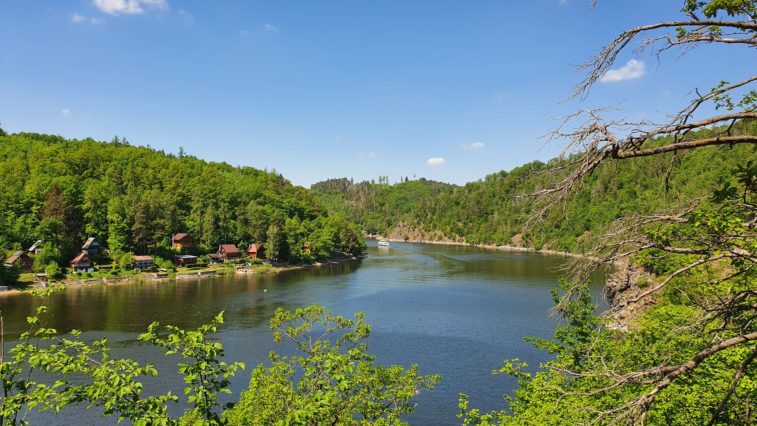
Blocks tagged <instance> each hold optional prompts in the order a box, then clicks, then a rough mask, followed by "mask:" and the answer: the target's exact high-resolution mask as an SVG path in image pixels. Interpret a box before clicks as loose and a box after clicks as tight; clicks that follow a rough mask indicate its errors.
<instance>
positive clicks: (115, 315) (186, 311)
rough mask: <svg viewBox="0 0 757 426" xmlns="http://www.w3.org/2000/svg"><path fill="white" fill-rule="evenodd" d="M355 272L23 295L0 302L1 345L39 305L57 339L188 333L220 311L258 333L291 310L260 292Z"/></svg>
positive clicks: (328, 270) (323, 270) (332, 268)
mask: <svg viewBox="0 0 757 426" xmlns="http://www.w3.org/2000/svg"><path fill="white" fill-rule="evenodd" d="M359 267H360V262H359V261H356V262H349V263H341V264H334V265H323V266H320V267H314V268H307V269H301V270H292V271H285V272H281V273H278V274H266V275H250V276H230V277H214V278H209V279H202V280H182V281H168V282H144V283H133V284H121V285H111V286H106V285H94V286H91V287H76V288H69V289H66V290H65V291H63V292H61V293H57V294H54V295H53V296H51V297H50V298H49V299H47V300H43V299H40V298H35V297H31V296H29V295H19V296H15V297H8V298H6V299H5V300H2V301H0V309H1V310H2V313H3V317H4V321H5V332H6V338H7V339H15V338H17V337H18V335H19V333H20V332H21V330H22V329H23V327H24V324H25V322H26V317H28V316H30V315H32V314H33V313H34V310H35V309H36V308H37V307H38V306H40V305H42V304H44V305H47V306H48V307H49V313H50V314H49V316H48V326H49V327H53V328H55V329H56V330H58V331H59V332H61V333H67V332H69V331H71V330H73V329H79V330H83V331H87V330H104V331H123V332H136V333H141V332H144V331H145V330H146V328H147V326H148V325H149V324H150V323H151V322H153V321H159V322H161V323H163V324H171V325H176V326H178V327H182V328H193V327H197V326H198V325H200V324H203V323H205V322H207V321H208V320H209V319H210V318H212V317H213V316H215V315H216V314H218V312H220V311H222V310H223V311H226V312H227V314H228V315H227V319H228V324H227V326H229V327H245V328H248V327H258V326H261V325H264V323H266V322H267V321H268V318H270V317H271V316H272V315H273V312H274V311H275V310H276V308H277V307H283V308H287V309H291V308H293V307H294V306H292V305H291V304H289V303H286V301H284V300H281V299H276V300H275V301H273V302H271V301H270V298H269V297H267V296H265V295H269V294H270V293H264V292H263V289H264V288H266V287H271V286H279V285H287V286H290V285H298V284H302V283H306V282H307V281H308V280H310V279H313V278H319V277H326V276H329V277H334V276H339V275H345V274H350V273H352V272H354V271H355V270H357V268H359Z"/></svg>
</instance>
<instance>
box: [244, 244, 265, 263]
mask: <svg viewBox="0 0 757 426" xmlns="http://www.w3.org/2000/svg"><path fill="white" fill-rule="evenodd" d="M247 257H249V258H250V259H262V258H263V246H262V245H261V244H255V243H253V244H250V245H249V246H248V247H247Z"/></svg>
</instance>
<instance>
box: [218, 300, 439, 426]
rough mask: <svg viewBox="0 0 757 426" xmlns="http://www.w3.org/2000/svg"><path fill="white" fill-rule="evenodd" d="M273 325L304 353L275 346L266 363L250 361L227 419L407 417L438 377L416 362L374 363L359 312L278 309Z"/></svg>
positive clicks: (369, 420) (381, 420)
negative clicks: (337, 313) (282, 350)
mask: <svg viewBox="0 0 757 426" xmlns="http://www.w3.org/2000/svg"><path fill="white" fill-rule="evenodd" d="M271 329H272V330H273V338H274V340H275V341H276V342H282V341H283V340H286V341H288V342H291V343H292V344H294V345H295V347H296V348H297V349H298V350H299V352H300V354H301V355H293V356H280V355H277V354H275V353H272V354H271V362H272V366H271V367H266V366H264V365H262V364H261V365H259V366H258V367H257V368H255V370H253V372H252V377H251V379H250V387H249V389H248V390H247V391H245V392H244V393H243V394H242V397H241V399H240V401H239V403H238V404H237V405H236V407H234V409H233V410H231V411H230V412H228V413H227V416H226V420H227V421H228V422H229V423H230V424H239V425H242V424H247V425H255V424H276V425H286V424H371V425H378V424H385V425H389V424H404V422H403V421H402V419H401V417H402V415H404V414H409V413H412V412H413V408H414V406H415V404H414V403H412V402H411V400H412V398H413V397H415V396H416V395H417V394H418V393H419V392H420V391H421V390H422V389H432V388H433V387H434V386H435V385H436V384H437V383H438V381H439V377H438V376H421V375H419V374H418V367H417V366H415V365H413V366H411V367H410V368H404V367H402V366H397V365H393V366H390V367H383V366H380V365H376V364H375V362H374V359H375V357H374V356H373V355H370V354H369V353H368V346H367V345H366V344H365V343H364V340H365V339H366V338H367V337H368V335H369V333H370V326H369V325H368V324H366V323H365V321H364V315H363V314H362V313H357V314H355V318H354V319H349V318H344V317H341V316H334V315H333V314H332V313H331V312H330V311H326V310H325V309H324V308H322V307H320V306H315V305H314V306H309V307H306V308H301V309H297V310H296V311H295V312H290V311H286V310H284V309H281V308H279V309H278V310H277V311H276V314H275V315H274V317H273V318H272V319H271Z"/></svg>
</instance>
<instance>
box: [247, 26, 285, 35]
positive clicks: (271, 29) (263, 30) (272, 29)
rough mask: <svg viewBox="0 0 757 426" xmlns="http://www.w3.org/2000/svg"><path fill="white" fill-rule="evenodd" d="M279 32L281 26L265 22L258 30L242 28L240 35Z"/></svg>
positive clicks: (274, 33)
mask: <svg viewBox="0 0 757 426" xmlns="http://www.w3.org/2000/svg"><path fill="white" fill-rule="evenodd" d="M278 33H279V27H277V26H275V25H273V24H265V25H263V26H262V27H260V29H257V30H240V31H239V37H264V36H273V35H276V34H278Z"/></svg>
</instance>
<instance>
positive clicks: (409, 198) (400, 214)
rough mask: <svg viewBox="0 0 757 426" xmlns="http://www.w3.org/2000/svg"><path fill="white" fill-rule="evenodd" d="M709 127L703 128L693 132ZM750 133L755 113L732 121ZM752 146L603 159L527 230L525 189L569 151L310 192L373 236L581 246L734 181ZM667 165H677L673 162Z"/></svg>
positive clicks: (324, 185) (530, 210)
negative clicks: (610, 228)
mask: <svg viewBox="0 0 757 426" xmlns="http://www.w3.org/2000/svg"><path fill="white" fill-rule="evenodd" d="M714 132H715V129H707V130H702V131H699V132H693V133H692V134H691V135H689V136H691V137H697V136H698V137H707V135H708V134H712V133H714ZM755 132H757V122H754V121H751V122H741V123H736V124H735V125H734V126H733V128H732V129H731V133H732V134H734V135H740V134H754V133H755ZM662 142H664V139H660V140H658V141H656V142H655V143H662ZM755 149H756V148H755V147H754V146H749V145H743V146H734V147H728V148H724V149H721V148H717V147H712V148H705V149H698V150H694V151H691V152H687V153H680V154H678V155H677V156H676V158H675V159H674V158H673V156H672V155H670V154H665V155H657V156H650V157H644V158H635V159H631V160H624V161H623V162H619V163H607V164H603V165H602V166H600V167H599V168H598V169H597V170H595V171H594V173H592V174H591V175H590V176H586V177H585V181H584V184H583V186H582V187H581V189H580V190H578V191H577V192H576V193H575V194H573V195H572V196H571V197H570V198H569V199H568V200H567V201H566V202H565V204H564V205H563V206H561V207H560V208H559V209H556V211H555V212H553V213H550V214H549V215H547V216H546V217H545V218H544V221H543V222H535V223H534V222H532V223H529V226H528V227H525V228H524V225H525V224H526V223H527V222H528V220H529V219H530V218H531V217H532V215H533V214H534V204H533V203H532V199H531V198H530V197H527V196H526V197H524V195H527V194H531V193H534V192H537V191H538V190H540V189H543V188H550V187H552V186H554V185H555V184H556V183H557V182H558V181H559V179H560V178H561V177H562V175H561V174H560V173H567V170H562V172H555V171H553V170H554V169H555V168H558V166H560V165H561V164H564V162H567V161H569V160H570V159H566V160H557V159H556V160H551V161H549V162H548V163H546V164H545V163H542V162H538V161H537V162H533V163H529V164H526V165H523V166H520V167H517V168H515V169H513V170H511V171H509V172H504V171H502V172H498V173H494V174H491V175H488V176H486V177H485V178H484V179H483V180H480V181H476V182H470V183H467V184H465V185H463V186H456V185H448V184H443V183H438V182H433V181H427V180H424V179H420V180H414V181H406V182H402V183H398V184H394V185H378V184H371V183H370V182H361V183H355V184H352V183H351V182H350V181H349V180H346V179H334V180H329V181H325V182H321V183H318V184H315V185H313V186H312V188H311V190H312V192H313V194H314V195H315V196H316V197H317V198H318V199H319V201H320V203H321V204H323V205H324V206H325V207H326V208H327V210H328V211H329V212H330V213H332V214H334V213H339V214H343V215H344V216H345V217H347V218H348V219H349V220H351V221H353V222H355V223H357V224H359V225H360V226H361V227H362V228H363V229H364V230H365V231H366V232H368V233H371V234H375V233H378V234H381V235H390V234H391V235H392V236H393V237H396V238H400V239H404V238H408V239H410V240H422V239H428V240H438V239H443V238H447V239H458V238H460V239H464V241H466V242H468V243H472V244H497V245H503V244H509V245H516V246H527V247H534V248H547V249H553V250H561V251H570V252H585V251H587V250H589V249H591V248H593V246H594V244H595V242H596V240H597V238H599V237H600V236H601V235H602V234H603V233H604V231H605V229H606V227H607V225H608V224H610V223H611V222H612V221H614V220H616V219H618V218H621V217H626V216H631V215H639V214H641V215H643V214H653V213H656V212H659V211H663V210H665V209H667V208H669V207H671V206H676V205H678V204H681V203H684V202H686V200H690V199H695V198H700V197H704V196H707V195H709V194H711V193H712V191H713V190H715V189H716V188H717V187H718V186H719V185H721V184H722V183H724V182H728V181H731V180H732V177H733V175H732V173H731V170H733V169H734V168H735V167H737V166H738V165H739V160H740V159H743V158H754V156H755V155H756V153H757V151H755ZM671 163H674V164H677V167H675V168H673V169H672V170H671V166H670V165H671ZM668 171H670V173H668ZM733 183H734V184H735V182H733ZM669 188H675V191H670V190H669Z"/></svg>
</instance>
